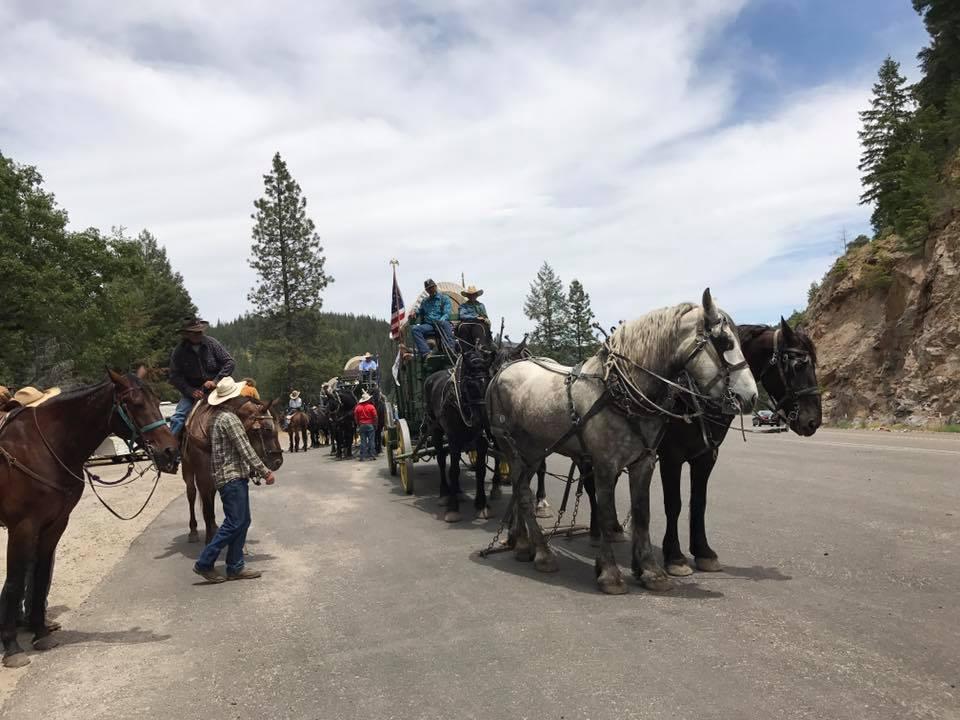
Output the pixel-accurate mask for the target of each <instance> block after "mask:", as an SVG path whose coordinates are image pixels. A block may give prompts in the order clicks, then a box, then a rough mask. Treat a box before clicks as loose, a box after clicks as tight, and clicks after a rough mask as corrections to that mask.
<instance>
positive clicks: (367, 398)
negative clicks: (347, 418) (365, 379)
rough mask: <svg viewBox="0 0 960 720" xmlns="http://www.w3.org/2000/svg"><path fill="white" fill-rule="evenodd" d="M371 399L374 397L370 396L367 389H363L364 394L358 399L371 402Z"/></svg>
mask: <svg viewBox="0 0 960 720" xmlns="http://www.w3.org/2000/svg"><path fill="white" fill-rule="evenodd" d="M371 400H373V398H372V397H370V393H368V392H367V391H366V390H364V391H363V395H361V396H360V399H359V400H357V402H362V403H365V402H370V401H371Z"/></svg>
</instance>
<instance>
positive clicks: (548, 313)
mask: <svg viewBox="0 0 960 720" xmlns="http://www.w3.org/2000/svg"><path fill="white" fill-rule="evenodd" d="M523 311H524V313H526V316H527V317H528V318H530V319H531V320H533V321H534V322H535V323H536V327H535V328H534V330H533V332H532V333H531V335H530V345H531V347H533V348H534V349H535V350H536V351H537V352H539V353H542V354H544V355H547V356H549V357H552V358H554V359H555V360H558V361H560V362H563V361H565V360H566V359H567V348H568V347H569V337H570V333H569V327H568V325H567V319H568V317H569V311H568V309H567V298H566V297H565V296H564V294H563V283H562V282H561V281H560V278H559V277H557V274H556V273H555V272H554V270H553V268H552V267H550V263H548V262H546V261H544V263H543V265H542V266H541V268H540V270H539V271H538V272H537V279H536V280H534V282H532V283H531V284H530V293H529V294H528V295H527V298H526V300H525V301H524V303H523Z"/></svg>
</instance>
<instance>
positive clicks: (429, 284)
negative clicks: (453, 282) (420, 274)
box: [423, 278, 437, 290]
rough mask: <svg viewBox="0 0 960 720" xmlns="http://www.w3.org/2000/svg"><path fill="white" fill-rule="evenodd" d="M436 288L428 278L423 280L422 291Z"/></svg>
mask: <svg viewBox="0 0 960 720" xmlns="http://www.w3.org/2000/svg"><path fill="white" fill-rule="evenodd" d="M436 286H437V284H436V283H435V282H434V281H433V280H432V279H429V278H428V279H427V280H424V281H423V289H424V290H429V289H430V288H432V287H436Z"/></svg>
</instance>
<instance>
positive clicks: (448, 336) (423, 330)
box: [410, 320, 453, 355]
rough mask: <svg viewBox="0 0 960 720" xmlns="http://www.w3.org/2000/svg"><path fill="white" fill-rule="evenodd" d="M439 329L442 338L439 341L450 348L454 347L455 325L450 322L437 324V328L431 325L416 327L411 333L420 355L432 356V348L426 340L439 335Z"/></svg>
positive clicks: (413, 327) (444, 321)
mask: <svg viewBox="0 0 960 720" xmlns="http://www.w3.org/2000/svg"><path fill="white" fill-rule="evenodd" d="M437 328H439V329H440V334H441V336H442V337H440V338H438V339H439V341H440V342H441V343H442V344H445V345H447V346H448V347H451V348H452V347H453V325H451V324H450V322H449V321H447V320H441V321H440V322H438V323H437V324H436V328H435V327H434V326H433V325H432V324H431V323H423V324H422V325H414V326H412V327H411V328H410V332H411V333H412V334H413V342H414V343H416V346H417V352H418V353H419V354H420V355H429V354H430V346H429V345H427V340H426V338H427V337H435V336H436V334H437Z"/></svg>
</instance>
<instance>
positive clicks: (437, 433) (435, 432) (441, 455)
mask: <svg viewBox="0 0 960 720" xmlns="http://www.w3.org/2000/svg"><path fill="white" fill-rule="evenodd" d="M430 441H431V442H432V443H433V447H434V448H435V449H436V454H437V468H438V469H439V470H440V495H439V497H438V498H437V503H438V504H439V505H440V507H446V506H447V500H448V498H449V497H450V486H449V484H448V483H447V451H446V450H444V449H443V428H441V427H440V426H439V425H434V426H433V427H432V428H431V430H430Z"/></svg>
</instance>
